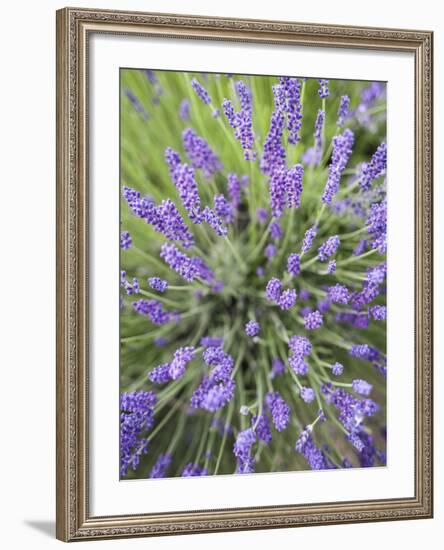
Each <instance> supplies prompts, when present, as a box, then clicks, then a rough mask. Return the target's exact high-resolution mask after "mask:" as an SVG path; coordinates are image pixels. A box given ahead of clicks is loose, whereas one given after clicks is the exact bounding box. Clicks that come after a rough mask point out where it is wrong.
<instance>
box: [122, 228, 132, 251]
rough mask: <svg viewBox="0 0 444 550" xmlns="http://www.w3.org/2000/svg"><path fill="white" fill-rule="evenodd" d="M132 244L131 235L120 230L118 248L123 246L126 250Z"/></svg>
mask: <svg viewBox="0 0 444 550" xmlns="http://www.w3.org/2000/svg"><path fill="white" fill-rule="evenodd" d="M132 244H133V240H132V239H131V235H130V234H129V232H128V231H122V233H120V248H123V249H124V250H128V249H129V248H131V245H132Z"/></svg>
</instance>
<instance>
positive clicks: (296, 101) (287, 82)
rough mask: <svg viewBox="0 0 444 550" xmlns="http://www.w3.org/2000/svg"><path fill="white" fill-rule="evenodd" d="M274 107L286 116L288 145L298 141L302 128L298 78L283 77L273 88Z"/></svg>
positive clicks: (299, 82)
mask: <svg viewBox="0 0 444 550" xmlns="http://www.w3.org/2000/svg"><path fill="white" fill-rule="evenodd" d="M274 93H275V98H276V100H275V104H276V107H277V108H278V109H279V110H280V111H281V112H282V113H285V114H286V117H287V128H288V143H291V144H292V145H295V144H296V143H298V141H300V139H301V136H300V130H301V127H302V104H301V81H300V80H299V79H298V78H291V77H288V76H283V77H281V78H280V79H279V85H277V86H275V88H274Z"/></svg>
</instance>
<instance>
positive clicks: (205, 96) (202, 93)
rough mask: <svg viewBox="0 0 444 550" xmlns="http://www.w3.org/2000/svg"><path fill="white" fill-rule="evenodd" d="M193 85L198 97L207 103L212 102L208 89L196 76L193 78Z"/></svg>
mask: <svg viewBox="0 0 444 550" xmlns="http://www.w3.org/2000/svg"><path fill="white" fill-rule="evenodd" d="M191 86H192V87H193V90H194V91H195V92H196V94H197V97H198V98H199V99H200V100H201V101H203V102H204V103H205V104H207V105H209V104H210V103H211V97H210V94H209V93H208V92H207V91H206V89H205V88H204V87H203V86H202V84H201V83H200V82H199V81H198V80H197V79H196V78H193V79H192V81H191Z"/></svg>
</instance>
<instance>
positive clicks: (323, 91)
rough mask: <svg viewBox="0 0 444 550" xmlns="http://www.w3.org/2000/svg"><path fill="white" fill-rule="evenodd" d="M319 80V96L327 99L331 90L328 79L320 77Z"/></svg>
mask: <svg viewBox="0 0 444 550" xmlns="http://www.w3.org/2000/svg"><path fill="white" fill-rule="evenodd" d="M318 82H319V90H318V94H319V97H320V98H321V99H325V98H327V97H328V96H329V95H330V91H329V89H328V80H326V79H325V78H320V79H319V80H318Z"/></svg>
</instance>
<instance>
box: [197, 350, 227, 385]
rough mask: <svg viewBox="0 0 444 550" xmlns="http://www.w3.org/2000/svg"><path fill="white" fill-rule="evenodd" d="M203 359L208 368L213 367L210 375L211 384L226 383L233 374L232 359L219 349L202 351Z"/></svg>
mask: <svg viewBox="0 0 444 550" xmlns="http://www.w3.org/2000/svg"><path fill="white" fill-rule="evenodd" d="M203 359H204V361H205V363H206V364H207V365H208V366H212V367H214V369H213V370H212V371H211V374H210V381H211V382H226V381H228V380H229V378H230V376H231V373H232V372H233V366H234V359H233V357H232V356H231V355H230V354H229V353H225V352H224V351H223V349H222V348H221V347H209V348H207V349H206V350H205V351H204V354H203Z"/></svg>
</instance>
